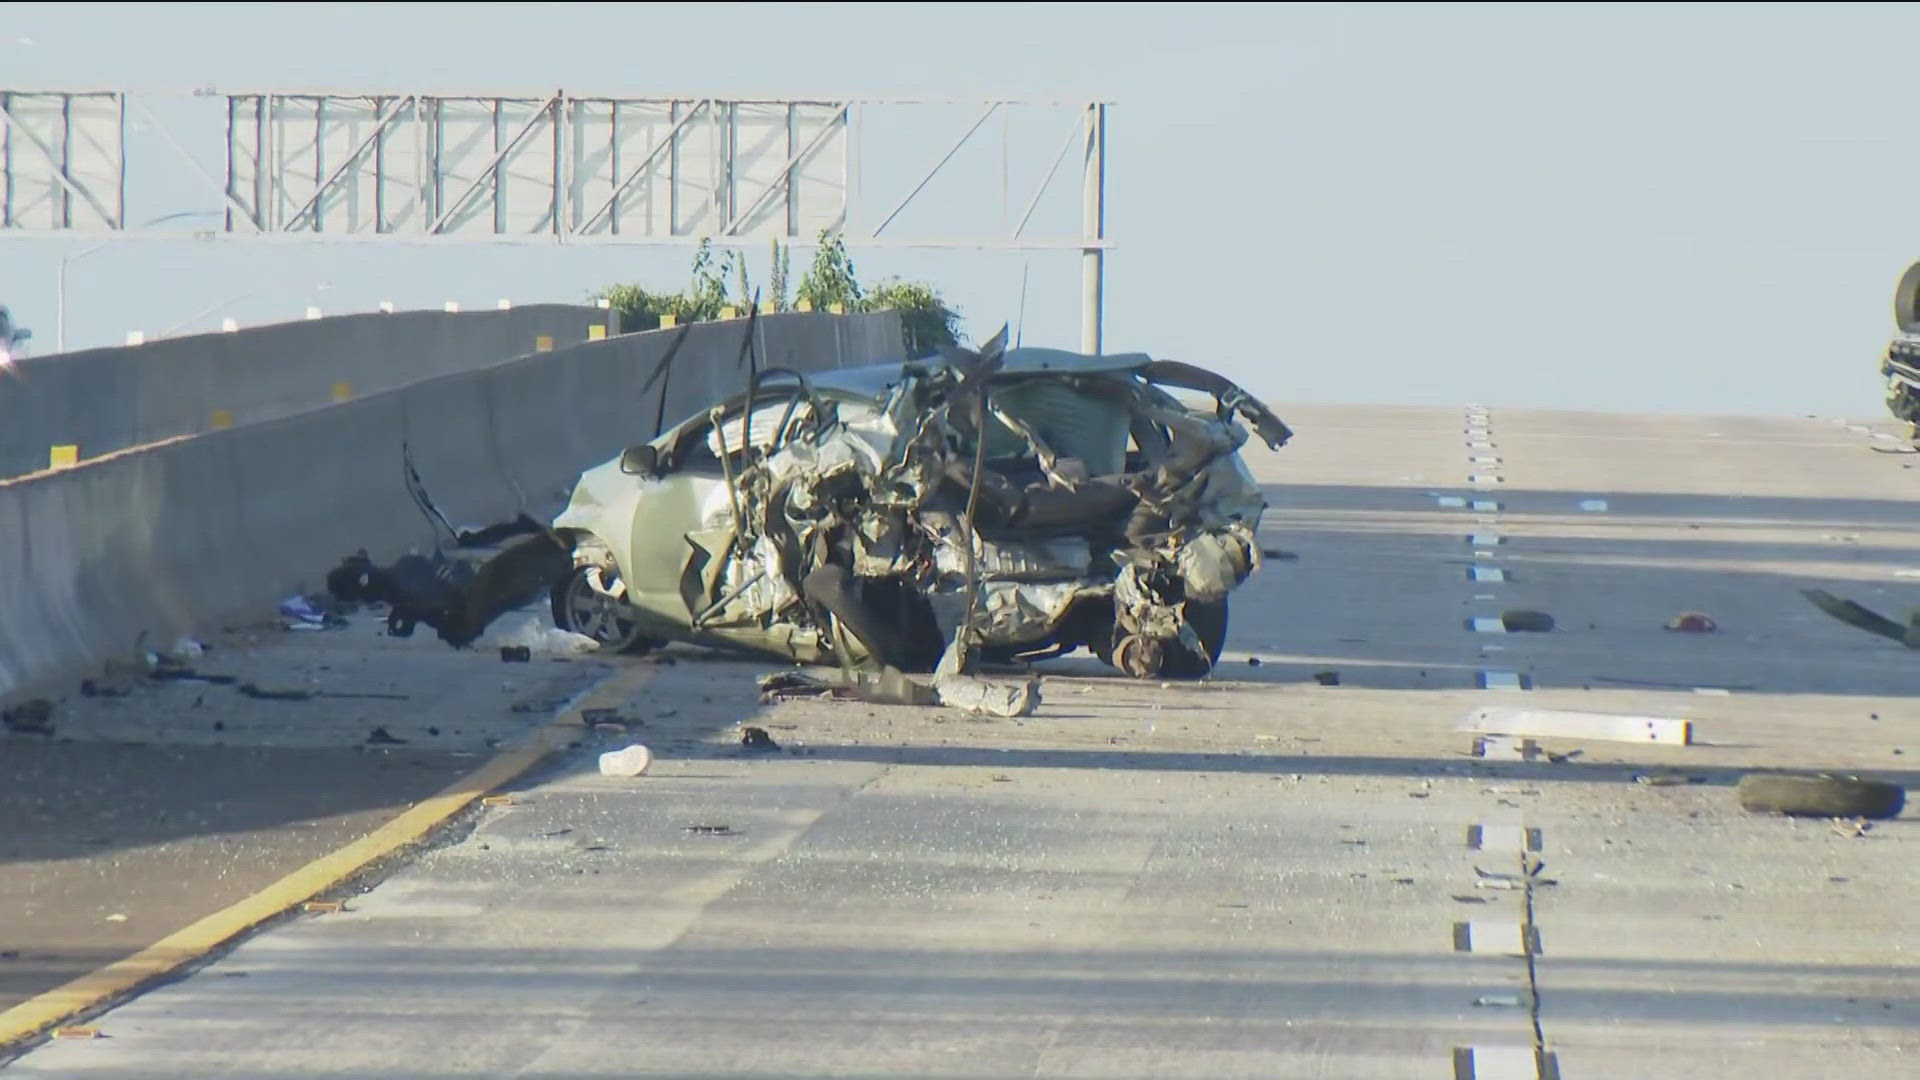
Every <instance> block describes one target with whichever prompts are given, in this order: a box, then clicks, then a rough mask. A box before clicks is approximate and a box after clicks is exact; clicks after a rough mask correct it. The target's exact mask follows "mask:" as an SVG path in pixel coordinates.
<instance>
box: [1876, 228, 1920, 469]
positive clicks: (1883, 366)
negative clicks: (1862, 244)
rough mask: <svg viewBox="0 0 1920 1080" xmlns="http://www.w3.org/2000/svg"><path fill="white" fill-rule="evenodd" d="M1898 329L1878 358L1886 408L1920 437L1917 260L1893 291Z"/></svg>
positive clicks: (1919, 273)
mask: <svg viewBox="0 0 1920 1080" xmlns="http://www.w3.org/2000/svg"><path fill="white" fill-rule="evenodd" d="M1893 321H1894V327H1895V329H1896V330H1897V331H1898V333H1897V335H1896V336H1895V337H1894V339H1893V340H1892V341H1891V342H1889V343H1888V344H1887V351H1886V353H1885V354H1884V355H1883V356H1882V357H1881V360H1880V374H1881V376H1882V377H1883V378H1885V379H1886V380H1887V411H1888V412H1890V413H1892V414H1893V416H1894V418H1895V419H1897V420H1900V421H1902V422H1903V423H1905V424H1906V425H1907V426H1908V430H1909V432H1910V434H1912V435H1913V436H1914V438H1915V439H1916V440H1920V263H1914V264H1913V265H1912V266H1909V267H1907V272H1906V273H1905V274H1903V275H1902V276H1901V278H1900V283H1899V285H1897V286H1896V287H1895V288H1894V292H1893Z"/></svg>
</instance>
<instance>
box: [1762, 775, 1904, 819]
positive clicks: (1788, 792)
mask: <svg viewBox="0 0 1920 1080" xmlns="http://www.w3.org/2000/svg"><path fill="white" fill-rule="evenodd" d="M1734 796H1735V798H1737V799H1738V800H1739V802H1740V808H1741V809H1742V810H1745V811H1747V812H1748V813H1754V814H1784V815H1787V816H1789V817H1825V818H1865V819H1868V820H1878V819H1883V818H1892V817H1898V816H1899V815H1900V811H1901V809H1902V808H1903V807H1905V806H1906V802H1907V790H1906V789H1905V788H1904V787H1901V786H1900V785H1899V784H1894V783H1888V782H1886V781H1883V780H1863V779H1861V778H1860V777H1857V776H1832V775H1828V774H1821V775H1817V776H1808V775H1795V774H1791V773H1748V774H1747V775H1745V776H1742V777H1741V778H1740V783H1739V784H1738V785H1737V786H1736V787H1735V788H1734Z"/></svg>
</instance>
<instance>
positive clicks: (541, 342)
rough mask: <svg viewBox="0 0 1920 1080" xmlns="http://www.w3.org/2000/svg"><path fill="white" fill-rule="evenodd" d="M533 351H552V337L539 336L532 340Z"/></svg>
mask: <svg viewBox="0 0 1920 1080" xmlns="http://www.w3.org/2000/svg"><path fill="white" fill-rule="evenodd" d="M533 351H534V352H552V351H553V335H552V334H541V335H540V336H539V337H537V338H534V339H533Z"/></svg>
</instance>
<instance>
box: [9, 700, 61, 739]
mask: <svg viewBox="0 0 1920 1080" xmlns="http://www.w3.org/2000/svg"><path fill="white" fill-rule="evenodd" d="M0 725H4V726H5V727H6V729H7V730H8V731H12V732H17V733H19V734H21V735H51V734H53V702H51V701H48V700H47V699H46V698H29V699H28V700H26V701H23V702H21V703H20V704H18V705H15V706H14V707H13V708H11V709H7V710H5V711H0Z"/></svg>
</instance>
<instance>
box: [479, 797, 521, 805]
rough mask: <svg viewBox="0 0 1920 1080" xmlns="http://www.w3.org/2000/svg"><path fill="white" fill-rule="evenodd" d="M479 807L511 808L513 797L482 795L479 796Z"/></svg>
mask: <svg viewBox="0 0 1920 1080" xmlns="http://www.w3.org/2000/svg"><path fill="white" fill-rule="evenodd" d="M480 805H481V806H512V805H513V796H511V795H483V796H481V797H480Z"/></svg>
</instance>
